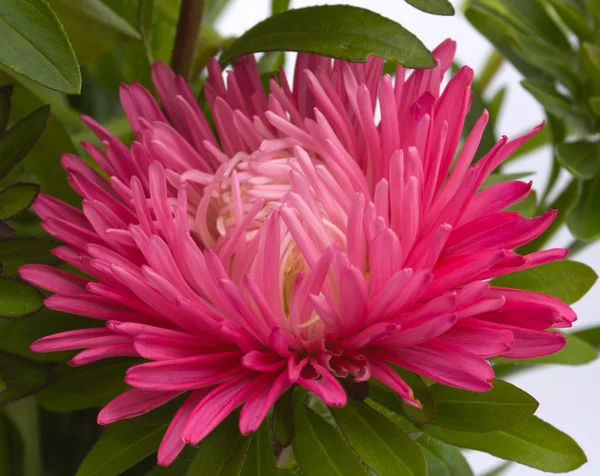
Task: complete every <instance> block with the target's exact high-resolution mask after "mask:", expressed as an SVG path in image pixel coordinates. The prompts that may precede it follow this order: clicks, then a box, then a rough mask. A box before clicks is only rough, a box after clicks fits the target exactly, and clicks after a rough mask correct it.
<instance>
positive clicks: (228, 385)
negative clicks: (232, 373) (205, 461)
mask: <svg viewBox="0 0 600 476" xmlns="http://www.w3.org/2000/svg"><path fill="white" fill-rule="evenodd" d="M251 375H252V374H249V373H242V374H239V375H238V376H236V377H234V378H232V379H230V380H228V381H227V382H224V383H222V384H221V385H219V386H217V387H215V388H214V389H213V390H211V391H210V392H208V394H206V396H205V397H204V398H203V399H202V400H201V401H200V403H199V404H198V405H197V406H196V408H195V410H194V412H193V413H192V415H191V416H190V417H189V418H188V420H187V422H186V424H185V426H184V428H183V440H184V441H186V442H188V443H191V444H193V445H197V444H198V443H199V442H200V441H201V440H202V439H204V438H205V437H206V435H208V434H209V433H210V432H211V431H212V430H213V429H215V428H216V427H217V425H218V424H219V423H221V422H222V421H223V420H224V419H225V418H227V416H228V415H229V414H230V413H231V412H232V411H234V410H235V409H236V408H237V407H239V406H240V405H241V404H242V403H243V402H244V401H245V400H246V398H248V396H249V395H250V394H251V393H252V392H253V391H254V389H255V388H256V387H257V385H258V384H259V383H258V381H257V379H256V377H254V376H251Z"/></svg>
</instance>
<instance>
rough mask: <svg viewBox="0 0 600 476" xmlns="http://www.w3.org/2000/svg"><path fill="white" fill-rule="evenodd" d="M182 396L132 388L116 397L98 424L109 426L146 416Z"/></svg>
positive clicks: (106, 406)
mask: <svg viewBox="0 0 600 476" xmlns="http://www.w3.org/2000/svg"><path fill="white" fill-rule="evenodd" d="M178 395H180V393H178V392H152V391H148V390H139V389H137V388H132V389H131V390H127V391H126V392H125V393H122V394H121V395H119V396H118V397H115V398H114V399H113V400H111V401H110V402H109V403H107V404H106V405H105V406H104V408H103V409H102V410H101V411H100V413H99V414H98V423H99V424H100V425H107V424H109V423H112V422H114V421H118V420H123V419H126V418H133V417H136V416H139V415H144V414H145V413H148V412H149V411H152V410H154V409H155V408H158V407H160V406H161V405H164V404H165V403H167V402H168V401H170V400H172V399H173V398H175V397H177V396H178Z"/></svg>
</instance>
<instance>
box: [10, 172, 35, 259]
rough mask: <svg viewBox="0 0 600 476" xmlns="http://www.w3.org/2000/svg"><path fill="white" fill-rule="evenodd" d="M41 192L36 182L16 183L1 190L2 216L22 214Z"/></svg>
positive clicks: (11, 216)
mask: <svg viewBox="0 0 600 476" xmlns="http://www.w3.org/2000/svg"><path fill="white" fill-rule="evenodd" d="M39 192H40V187H39V185H36V184H34V183H16V184H14V185H11V186H10V187H7V188H5V189H4V190H0V218H3V219H4V220H7V219H10V218H14V217H16V216H17V215H20V214H21V213H23V212H24V211H25V210H27V209H28V208H29V207H30V206H31V205H32V204H33V202H34V201H35V199H36V197H37V196H38V193H39ZM0 253H1V252H0Z"/></svg>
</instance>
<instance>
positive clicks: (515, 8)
mask: <svg viewBox="0 0 600 476" xmlns="http://www.w3.org/2000/svg"><path fill="white" fill-rule="evenodd" d="M499 1H500V3H502V4H503V5H504V7H505V8H506V10H507V11H508V12H510V14H511V15H512V16H514V17H516V18H517V19H518V21H519V22H520V23H522V24H523V25H525V26H526V27H527V28H528V29H529V30H530V31H531V32H533V33H534V34H535V35H536V36H539V37H541V38H542V39H543V40H544V41H545V42H547V43H548V44H550V45H552V46H553V47H554V48H555V49H557V51H561V52H562V51H571V45H570V43H569V41H568V40H567V37H566V36H565V34H564V33H563V31H562V30H561V29H560V27H559V26H558V25H557V24H556V23H555V22H554V20H553V19H552V17H551V16H550V15H549V14H548V11H547V10H546V8H545V6H544V5H543V2H542V1H540V0H530V1H528V2H523V1H522V0H499Z"/></svg>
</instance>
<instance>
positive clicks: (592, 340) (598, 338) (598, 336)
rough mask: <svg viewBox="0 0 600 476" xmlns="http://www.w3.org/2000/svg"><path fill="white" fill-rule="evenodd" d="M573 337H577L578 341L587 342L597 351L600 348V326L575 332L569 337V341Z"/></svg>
mask: <svg viewBox="0 0 600 476" xmlns="http://www.w3.org/2000/svg"><path fill="white" fill-rule="evenodd" d="M572 336H575V337H577V338H578V339H582V340H584V341H586V342H587V343H588V344H590V345H591V346H593V347H595V348H596V349H598V348H600V326H598V327H588V328H586V329H582V330H580V331H577V332H573V334H569V335H568V337H567V339H569V337H572ZM567 343H568V342H567Z"/></svg>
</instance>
